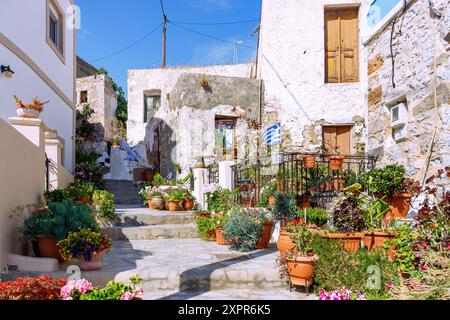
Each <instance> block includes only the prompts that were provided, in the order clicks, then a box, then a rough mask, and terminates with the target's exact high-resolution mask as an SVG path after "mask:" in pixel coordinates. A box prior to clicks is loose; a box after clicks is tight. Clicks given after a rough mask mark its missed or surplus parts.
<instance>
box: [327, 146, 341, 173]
mask: <svg viewBox="0 0 450 320" xmlns="http://www.w3.org/2000/svg"><path fill="white" fill-rule="evenodd" d="M325 144H327V145H328V146H329V147H330V148H331V149H332V150H333V154H332V155H330V156H329V166H330V169H331V170H333V171H337V170H341V169H342V164H343V163H344V160H345V157H344V156H342V155H341V153H340V151H339V148H338V147H333V146H332V145H330V144H329V143H325Z"/></svg>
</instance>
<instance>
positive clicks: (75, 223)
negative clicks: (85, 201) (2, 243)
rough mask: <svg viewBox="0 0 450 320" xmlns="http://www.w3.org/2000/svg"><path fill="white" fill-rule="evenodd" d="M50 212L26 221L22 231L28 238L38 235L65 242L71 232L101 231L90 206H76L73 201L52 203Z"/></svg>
mask: <svg viewBox="0 0 450 320" xmlns="http://www.w3.org/2000/svg"><path fill="white" fill-rule="evenodd" d="M48 208H49V210H48V211H46V212H44V213H41V214H39V215H32V216H29V217H28V218H26V219H25V220H24V223H23V226H22V228H20V231H21V233H22V234H23V235H26V236H27V237H28V238H30V237H33V238H34V237H35V236H37V235H43V236H47V237H56V238H57V240H63V239H65V238H66V237H67V236H68V235H69V232H71V231H78V230H80V229H83V228H86V229H90V230H93V231H99V227H98V224H97V222H96V221H95V218H94V216H93V214H92V209H91V208H90V207H89V206H85V205H77V206H74V205H73V202H72V200H66V201H64V202H61V203H50V204H49V206H48Z"/></svg>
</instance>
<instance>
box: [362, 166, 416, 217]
mask: <svg viewBox="0 0 450 320" xmlns="http://www.w3.org/2000/svg"><path fill="white" fill-rule="evenodd" d="M410 181H411V180H410V179H408V180H405V168H404V167H403V166H401V165H388V166H386V167H384V168H375V169H371V170H369V171H367V172H365V173H364V174H362V175H361V182H362V183H363V184H364V185H366V186H367V187H368V188H369V190H370V191H371V192H372V193H373V194H374V195H375V196H376V197H378V198H382V199H385V200H386V201H387V202H388V203H389V205H390V209H389V211H388V213H387V217H388V218H390V219H392V218H405V217H406V216H407V215H408V211H409V207H410V205H411V198H412V197H413V194H411V193H407V192H412V191H413V190H412V189H414V188H415V186H416V184H414V183H411V182H410ZM405 182H406V183H405ZM413 186H414V187H413Z"/></svg>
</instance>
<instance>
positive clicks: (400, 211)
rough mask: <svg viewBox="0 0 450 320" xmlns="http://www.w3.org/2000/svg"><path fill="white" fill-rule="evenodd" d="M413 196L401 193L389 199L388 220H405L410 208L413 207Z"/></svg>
mask: <svg viewBox="0 0 450 320" xmlns="http://www.w3.org/2000/svg"><path fill="white" fill-rule="evenodd" d="M412 197H413V195H412V194H408V193H401V194H397V195H395V196H393V197H392V198H391V199H389V207H390V208H389V211H388V212H387V214H386V218H387V219H390V220H392V219H394V218H398V219H403V218H406V217H407V216H408V212H409V207H410V206H411V198H412Z"/></svg>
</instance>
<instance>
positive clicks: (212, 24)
mask: <svg viewBox="0 0 450 320" xmlns="http://www.w3.org/2000/svg"><path fill="white" fill-rule="evenodd" d="M171 22H173V23H178V24H183V25H196V26H221V25H233V24H245V23H254V22H259V20H255V19H252V20H241V21H229V22H185V21H172V20H171Z"/></svg>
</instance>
